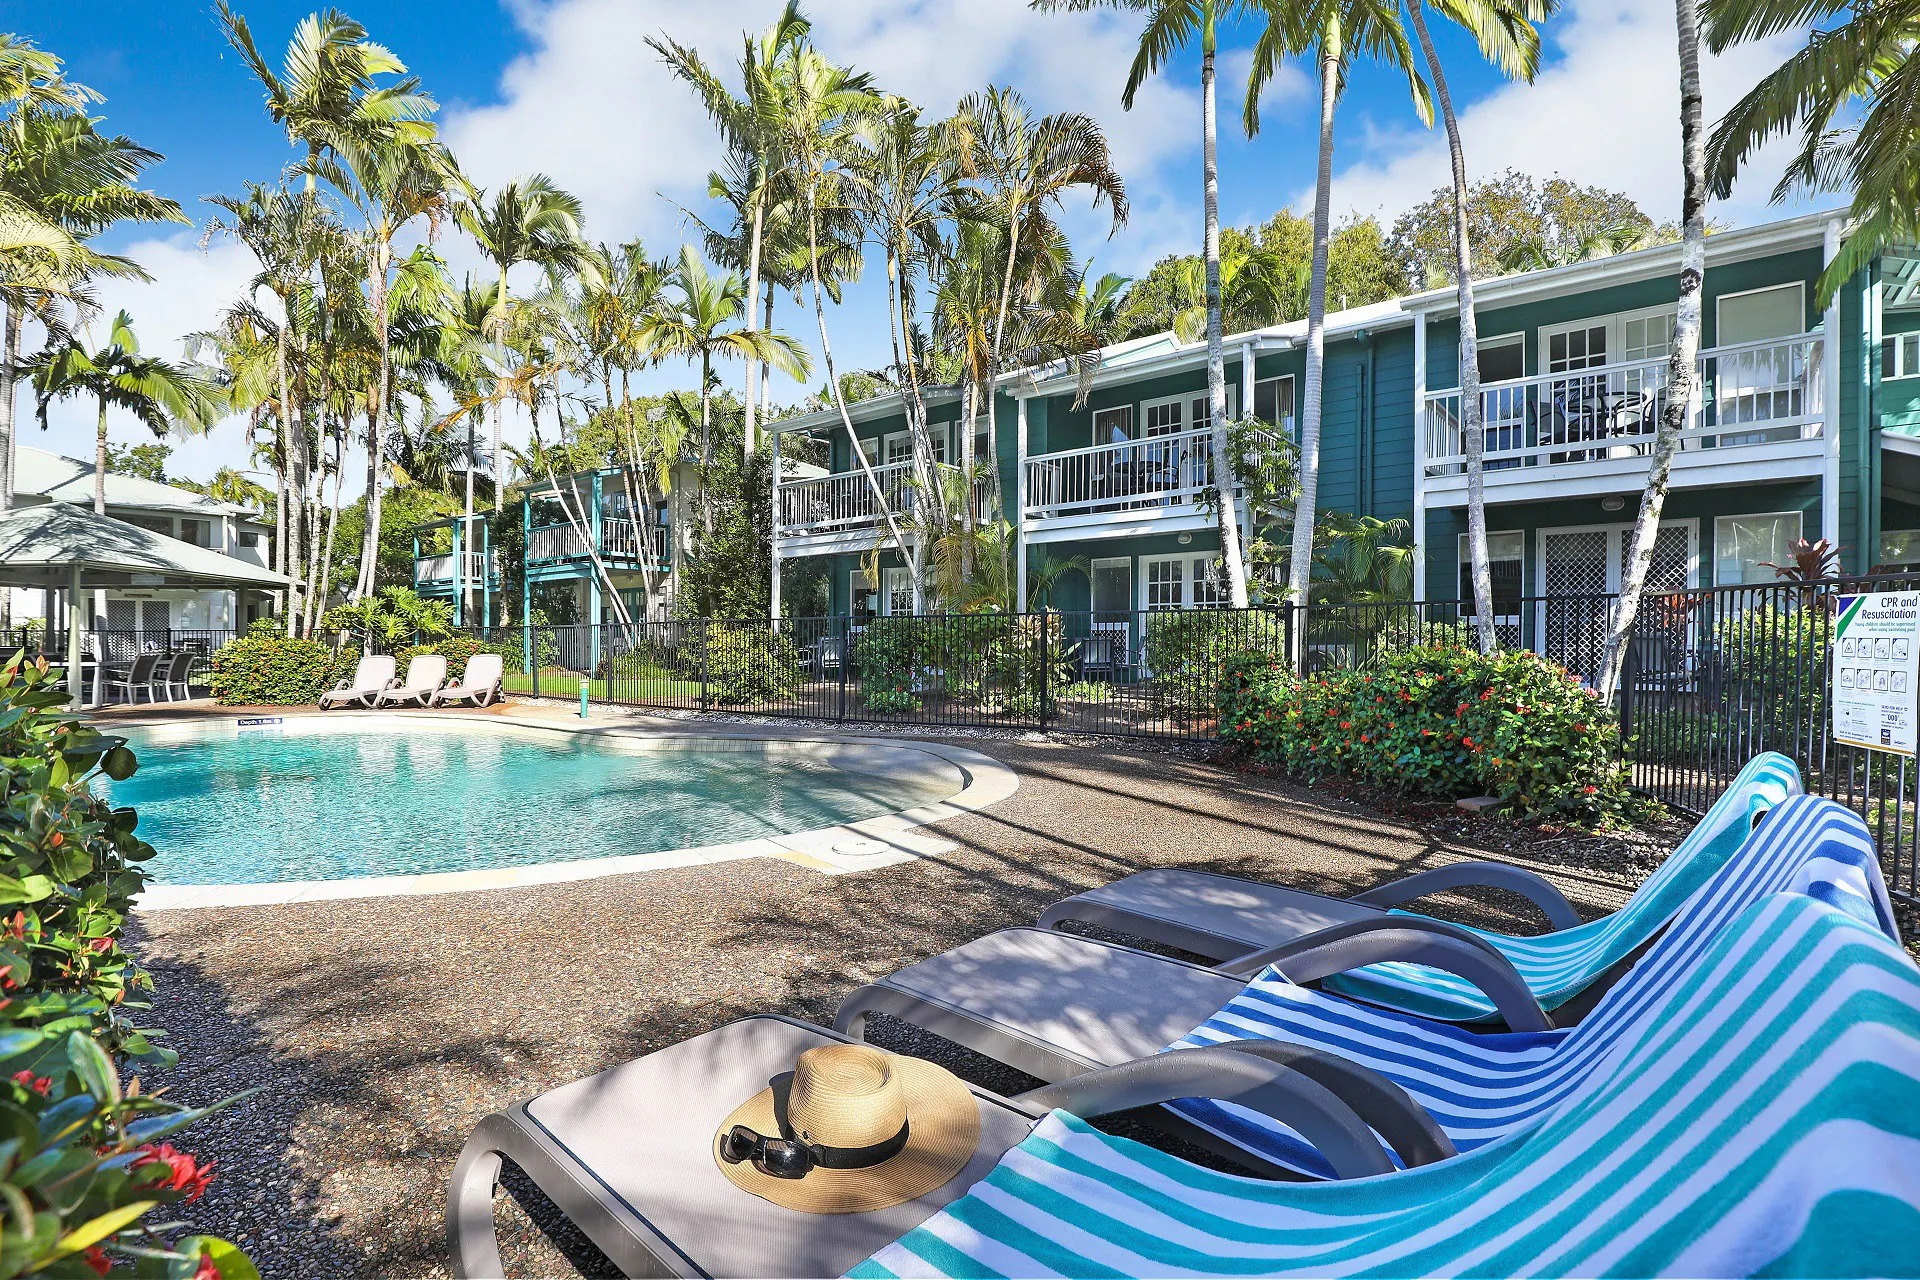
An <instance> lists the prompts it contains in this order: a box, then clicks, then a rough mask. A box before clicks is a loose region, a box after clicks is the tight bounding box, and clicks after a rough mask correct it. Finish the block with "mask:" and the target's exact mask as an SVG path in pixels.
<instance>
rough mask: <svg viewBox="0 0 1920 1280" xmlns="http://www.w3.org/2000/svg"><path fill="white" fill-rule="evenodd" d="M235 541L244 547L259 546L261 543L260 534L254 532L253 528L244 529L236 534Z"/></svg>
mask: <svg viewBox="0 0 1920 1280" xmlns="http://www.w3.org/2000/svg"><path fill="white" fill-rule="evenodd" d="M235 541H236V542H237V543H238V545H239V546H241V547H244V548H249V549H251V548H257V547H258V546H259V545H260V535H259V534H257V533H254V532H253V531H252V530H249V529H242V530H241V531H240V532H239V533H238V534H237V535H236V536H235Z"/></svg>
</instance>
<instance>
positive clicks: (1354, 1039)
mask: <svg viewBox="0 0 1920 1280" xmlns="http://www.w3.org/2000/svg"><path fill="white" fill-rule="evenodd" d="M1788 889H1792V890H1797V891H1801V892H1808V893H1812V894H1815V895H1816V896H1820V897H1822V898H1823V900H1826V901H1829V902H1830V903H1832V904H1834V905H1837V906H1843V907H1846V908H1847V909H1849V910H1852V911H1853V912H1854V913H1855V914H1856V915H1858V916H1860V917H1861V918H1862V919H1863V920H1864V921H1866V922H1867V923H1869V924H1870V925H1872V926H1873V927H1875V928H1878V929H1880V930H1881V931H1883V932H1884V933H1886V934H1887V935H1888V936H1889V937H1891V938H1893V939H1895V940H1896V941H1897V940H1898V936H1899V935H1898V932H1897V929H1896V926H1895V923H1894V917H1893V907H1892V904H1891V901H1890V900H1889V899H1888V896H1887V891H1886V885H1885V883H1884V881H1883V879H1882V877H1881V874H1880V867H1879V862H1878V860H1877V858H1876V856H1875V854H1874V848H1873V841H1872V839H1871V837H1870V836H1869V835H1868V833H1867V830H1866V827H1865V825H1864V824H1863V823H1862V822H1861V820H1860V819H1859V817H1858V816H1856V815H1854V814H1853V813H1851V812H1849V811H1848V810H1846V809H1843V808H1841V807H1840V806H1839V805H1836V804H1834V803H1833V802H1832V801H1829V800H1821V799H1816V798H1813V797H1807V796H1800V797H1795V798H1793V799H1791V800H1789V801H1787V802H1786V803H1785V804H1783V805H1782V806H1780V807H1779V809H1777V810H1776V811H1775V813H1774V816H1773V817H1772V818H1771V819H1769V821H1768V823H1767V825H1766V827H1765V828H1764V829H1763V830H1761V831H1760V832H1758V833H1756V834H1755V835H1754V836H1752V837H1751V839H1750V840H1749V841H1748V842H1747V844H1746V846H1745V847H1743V848H1742V849H1741V851H1740V852H1739V854H1738V855H1736V856H1735V857H1734V858H1733V859H1731V860H1729V861H1728V862H1727V863H1726V864H1725V865H1724V866H1723V867H1722V868H1721V869H1720V871H1719V872H1717V873H1716V874H1715V876H1714V878H1713V879H1712V880H1711V881H1709V882H1708V884H1707V885H1706V886H1704V887H1703V888H1702V890H1701V892H1700V893H1699V894H1697V895H1695V897H1694V898H1693V899H1692V900H1691V901H1689V903H1688V904H1687V906H1686V907H1685V908H1684V909H1683V910H1682V911H1681V913H1680V915H1679V916H1678V917H1677V918H1676V919H1675V921H1674V924H1673V926H1672V927H1671V928H1670V929H1669V930H1668V931H1667V932H1666V933H1665V934H1664V935H1663V936H1662V937H1661V939H1660V940H1659V941H1658V942H1657V943H1656V944H1655V945H1654V946H1653V948H1652V949H1651V950H1649V951H1648V953H1647V955H1646V956H1645V957H1644V958H1642V959H1641V960H1640V961H1638V962H1637V963H1636V964H1635V965H1634V966H1633V967H1632V968H1631V969H1630V970H1629V971H1628V972H1627V975H1626V977H1625V978H1623V979H1622V980H1621V982H1620V983H1619V985H1617V986H1616V987H1614V988H1613V989H1611V990H1610V991H1608V992H1607V994H1606V995H1605V996H1604V997H1603V998H1602V999H1601V1001H1600V1003H1599V1004H1598V1006H1597V1007H1596V1008H1595V1010H1594V1012H1593V1013H1592V1014H1591V1015H1590V1016H1589V1017H1588V1018H1587V1019H1586V1020H1585V1021H1583V1022H1582V1023H1581V1024H1580V1025H1579V1026H1577V1027H1575V1028H1573V1029H1572V1030H1570V1031H1550V1030H1535V1031H1530V1032H1523V1033H1507V1034H1498V1035H1480V1034H1475V1033H1473V1032H1470V1031H1467V1030H1465V1029H1463V1028H1459V1027H1454V1026H1450V1025H1448V1024H1446V1023H1436V1022H1432V1021H1429V1020H1426V1019H1423V1018H1420V1017H1418V1016H1416V1015H1413V1014H1407V1013H1402V1012H1399V1011H1396V1010H1391V1009H1378V1008H1374V1007H1371V1006H1368V1005H1364V1004H1359V1003H1356V1002H1354V1001H1351V1000H1348V999H1344V998H1342V997H1340V996H1337V995H1330V994H1327V993H1326V992H1322V991H1314V990H1309V989H1308V988H1306V987H1304V986H1301V985H1298V983H1297V982H1295V981H1290V980H1289V979H1290V978H1292V979H1299V980H1302V981H1304V980H1305V979H1307V978H1310V977H1316V976H1321V975H1322V974H1324V973H1325V972H1326V971H1327V970H1328V969H1329V968H1337V967H1338V966H1339V965H1340V964H1341V963H1342V956H1343V953H1348V954H1351V953H1352V949H1353V948H1354V947H1356V946H1358V945H1361V944H1364V945H1365V946H1367V947H1369V948H1371V947H1375V946H1378V945H1379V944H1380V941H1381V939H1382V938H1385V937H1388V936H1391V935H1388V934H1386V933H1385V932H1384V931H1381V932H1376V933H1373V934H1369V935H1361V936H1359V937H1356V938H1348V939H1344V940H1340V941H1336V942H1333V943H1322V944H1317V945H1315V946H1314V947H1312V948H1310V949H1307V950H1305V951H1303V952H1301V953H1299V954H1298V955H1297V956H1292V957H1288V958H1283V959H1281V960H1280V961H1279V962H1278V963H1277V964H1275V965H1273V966H1271V967H1269V968H1267V969H1266V970H1265V971H1264V972H1263V973H1261V974H1260V976H1258V977H1257V978H1255V979H1254V981H1252V982H1251V983H1246V984H1242V983H1240V980H1239V979H1235V978H1230V977H1228V976H1227V975H1225V974H1222V973H1219V972H1218V971H1216V970H1212V969H1206V968H1203V967H1201V966H1198V965H1191V964H1187V963H1185V962H1183V961H1179V960H1173V959H1169V958H1167V957H1164V956H1157V955H1150V954H1148V953H1146V952H1141V951H1134V950H1131V949H1130V948H1126V947H1120V946H1116V945H1114V944H1112V943H1107V942H1101V941H1097V940H1095V939H1091V938H1084V937H1079V936H1075V935H1070V934H1062V933H1052V932H1048V931H1045V930H1038V929H1013V930H1006V931H1003V932H1001V933H997V934H991V935H989V936H988V937H985V938H982V939H980V940H978V941H977V942H972V943H968V944H966V945H964V946H961V947H958V948H955V949H954V950H952V951H949V952H947V953H946V954H944V955H941V956H935V957H933V958H932V959H930V960H926V961H922V962H921V963H919V964H916V965H910V966H908V967H907V968H906V969H903V970H901V971H900V972H899V973H896V974H893V975H892V976H890V977H887V978H883V979H881V980H880V981H879V982H876V983H871V984H869V985H867V986H865V987H862V988H861V989H860V990H858V991H856V992H854V993H853V994H852V995H850V996H848V997H847V999H846V1000H845V1001H844V1002H842V1004H841V1006H840V1010H839V1013H838V1014H837V1015H836V1017H835V1019H834V1026H835V1028H836V1029H837V1030H839V1031H842V1032H846V1033H848V1034H852V1035H855V1036H861V1035H863V1034H864V1033H865V1025H866V1020H867V1018H868V1017H869V1016H870V1015H872V1014H874V1013H887V1014H891V1015H893V1016H895V1017H899V1018H902V1019H904V1020H906V1021H907V1022H909V1023H911V1024H913V1025H915V1026H918V1027H921V1028H923V1029H925V1030H928V1031H931V1032H933V1033H935V1034H937V1035H940V1036H944V1037H945V1038H947V1039H949V1040H953V1041H955V1042H957V1043H960V1044H963V1045H966V1046H967V1047H968V1048H971V1049H973V1050H975V1051H976V1052H979V1053H982V1054H985V1055H986V1056H988V1057H990V1058H993V1059H995V1060H997V1061H1000V1062H1005V1063H1007V1064H1009V1065H1011V1066H1015V1067H1018V1068H1019V1069H1021V1070H1023V1071H1026V1072H1028V1073H1029V1074H1032V1075H1036V1076H1038V1077H1040V1078H1041V1079H1043V1080H1062V1079H1067V1078H1070V1077H1072V1076H1074V1075H1076V1074H1078V1073H1080V1072H1083V1071H1088V1070H1094V1069H1098V1068H1100V1067H1103V1066H1107V1065H1110V1064H1113V1063H1117V1062H1126V1061H1129V1060H1131V1059H1134V1058H1137V1057H1140V1056H1142V1055H1144V1054H1146V1053H1150V1052H1152V1050H1153V1047H1154V1045H1155V1042H1156V1041H1157V1042H1158V1043H1159V1044H1171V1045H1172V1046H1173V1047H1176V1048H1177V1047H1190V1046H1198V1045H1210V1044H1226V1043H1236V1044H1244V1043H1245V1042H1246V1041H1249V1040H1273V1041H1281V1042H1286V1043H1290V1044H1297V1045H1301V1046H1304V1047H1307V1048H1312V1049H1317V1050H1325V1051H1328V1052H1331V1053H1336V1054H1339V1055H1341V1056H1342V1057H1347V1058H1351V1059H1352V1060H1354V1061H1355V1062H1358V1063H1361V1064H1363V1065H1365V1066H1368V1067H1370V1068H1372V1069H1374V1070H1376V1071H1378V1072H1380V1073H1381V1074H1382V1075H1384V1076H1386V1077H1387V1078H1389V1079H1391V1080H1393V1081H1394V1082H1395V1083H1397V1084H1399V1085H1400V1086H1402V1087H1403V1088H1405V1089H1406V1091H1407V1092H1408V1093H1409V1094H1410V1095H1411V1096H1412V1097H1413V1098H1414V1100H1415V1101H1417V1102H1419V1103H1421V1104H1422V1105H1423V1106H1425V1107H1426V1108H1427V1110H1428V1111H1430V1112H1431V1113H1432V1114H1433V1115H1434V1117H1435V1119H1436V1120H1438V1121H1439V1123H1440V1125H1441V1126H1442V1128H1444V1129H1445V1130H1446V1132H1447V1135H1448V1137H1449V1139H1450V1140H1451V1141H1452V1142H1453V1143H1454V1145H1455V1146H1456V1147H1457V1148H1458V1149H1459V1150H1461V1151H1469V1150H1472V1149H1473V1148H1474V1147H1477V1146H1480V1145H1483V1144H1485V1143H1486V1142H1488V1141H1490V1140H1492V1139H1493V1138H1495V1137H1499V1136H1501V1135H1503V1134H1506V1133H1509V1132H1512V1131H1513V1130H1515V1129H1517V1128H1524V1127H1527V1126H1529V1125H1531V1124H1533V1123H1535V1122H1536V1121H1537V1120H1538V1119H1539V1118H1540V1117H1541V1116H1542V1115H1543V1114H1544V1113H1545V1112H1546V1111H1547V1110H1548V1109H1550V1108H1551V1107H1552V1106H1553V1105H1555V1104H1557V1102H1558V1101H1559V1100H1560V1099H1561V1098H1562V1097H1564V1096H1565V1094H1566V1091H1567V1090H1568V1089H1569V1088H1571V1087H1572V1086H1573V1085H1574V1084H1575V1083H1577V1081H1578V1079H1579V1078H1580V1076H1581V1075H1582V1074H1583V1073H1584V1072H1586V1071H1588V1070H1590V1069H1591V1068H1592V1066H1593V1064H1594V1063H1595V1062H1596V1061H1597V1060H1598V1059H1599V1058H1601V1057H1603V1056H1604V1055H1605V1054H1606V1053H1608V1052H1610V1051H1611V1050H1612V1048H1613V1047H1614V1046H1615V1045H1617V1044H1618V1043H1619V1041H1620V1040H1621V1038H1622V1037H1623V1036H1624V1035H1627V1034H1629V1033H1630V1032H1631V1031H1632V1030H1633V1029H1634V1028H1635V1027H1637V1026H1638V1025H1639V1020H1640V1019H1641V1018H1643V1017H1644V1016H1646V1013H1647V1010H1648V1009H1650V1008H1652V1007H1654V1006H1655V1005H1656V1004H1657V997H1658V995H1659V993H1661V992H1663V991H1664V990H1665V989H1666V985H1667V984H1668V983H1670V982H1671V981H1672V978H1673V974H1674V973H1675V972H1677V971H1679V970H1682V969H1684V968H1685V967H1686V966H1687V965H1689V964H1690V963H1691V962H1692V960H1693V959H1694V958H1695V957H1696V956H1697V954H1698V953H1699V952H1700V951H1701V950H1702V949H1703V948H1704V947H1705V946H1707V945H1708V944H1709V943H1711V942H1712V941H1713V939H1714V938H1716V937H1717V936H1718V935H1719V933H1720V932H1721V931H1723V930H1724V929H1725V927H1726V926H1727V923H1728V922H1729V921H1730V920H1732V919H1733V918H1734V917H1736V916H1737V915H1739V914H1740V912H1741V911H1743V910H1745V909H1746V908H1747V907H1748V906H1750V905H1751V904H1752V903H1754V902H1756V901H1758V900H1759V899H1760V898H1761V897H1764V896H1766V895H1767V894H1770V893H1774V892H1778V891H1782V890H1788ZM1409 938H1410V940H1412V941H1416V942H1418V941H1425V940H1424V939H1423V938H1422V935H1419V934H1417V933H1416V934H1412V935H1409ZM1447 943H1448V945H1453V944H1452V942H1451V940H1447ZM1371 954H1373V952H1371V951H1361V952H1359V953H1358V955H1359V958H1360V959H1361V960H1362V961H1363V962H1364V960H1365V958H1366V957H1367V956H1369V955H1371ZM1441 958H1442V959H1443V960H1447V959H1450V957H1448V956H1447V955H1446V954H1445V953H1444V952H1442V953H1441ZM1460 967H1463V968H1464V967H1465V966H1460ZM1487 985H1488V989H1489V990H1490V991H1491V992H1493V993H1494V994H1495V995H1496V996H1497V997H1498V998H1500V999H1501V1000H1503V1001H1507V1002H1511V1001H1513V1000H1514V999H1515V998H1516V997H1515V995H1514V992H1515V991H1516V990H1518V991H1520V992H1524V988H1523V987H1520V986H1519V984H1518V982H1517V978H1514V979H1509V980H1508V982H1507V983H1506V984H1505V986H1504V988H1503V985H1502V984H1501V983H1500V982H1499V981H1498V980H1497V979H1496V980H1494V981H1491V982H1488V984H1487ZM1520 998H1524V996H1522V997H1520ZM1209 1003H1214V1004H1215V1006H1216V1007H1215V1008H1214V1009H1213V1010H1212V1011H1208V1010H1207V1008H1206V1006H1207V1005H1208V1004H1209ZM1534 1025H1535V1027H1536V1028H1544V1026H1545V1022H1544V1020H1542V1021H1540V1022H1538V1023H1535V1024H1534ZM1173 1110H1174V1112H1175V1113H1176V1114H1177V1115H1178V1116H1179V1117H1180V1119H1181V1120H1182V1121H1183V1122H1184V1124H1181V1125H1174V1126H1170V1127H1172V1128H1174V1129H1175V1130H1176V1131H1177V1132H1179V1133H1180V1134H1181V1136H1183V1137H1186V1138H1188V1139H1189V1140H1192V1141H1195V1142H1197V1143H1198V1144H1199V1145H1202V1146H1205V1147H1208V1148H1210V1149H1213V1150H1215V1151H1220V1152H1223V1153H1224V1154H1227V1155H1230V1156H1233V1157H1234V1158H1236V1159H1242V1158H1243V1156H1242V1153H1251V1154H1253V1155H1255V1156H1257V1157H1258V1158H1259V1160H1260V1161H1261V1162H1263V1163H1265V1164H1272V1165H1279V1166H1282V1167H1285V1168H1289V1169H1293V1170H1296V1171H1298V1172H1301V1173H1307V1174H1317V1175H1321V1176H1324V1175H1325V1174H1326V1173H1327V1169H1326V1167H1325V1166H1324V1165H1322V1164H1319V1163H1316V1162H1315V1160H1314V1159H1313V1158H1312V1153H1311V1151H1308V1150H1305V1149H1303V1148H1301V1147H1300V1146H1299V1144H1298V1143H1297V1142H1296V1141H1294V1140H1293V1139H1291V1137H1290V1135H1287V1134H1286V1133H1285V1132H1284V1131H1283V1130H1278V1129H1275V1128H1274V1127H1273V1126H1271V1125H1264V1124H1261V1123H1259V1122H1258V1121H1257V1120H1256V1119H1253V1118H1249V1117H1244V1116H1238V1115H1236V1114H1235V1113H1234V1112H1233V1110H1232V1109H1231V1108H1225V1107H1220V1106H1217V1105H1214V1104H1211V1103H1204V1102H1201V1103H1191V1104H1189V1103H1181V1104H1178V1105H1176V1106H1175V1107H1174V1108H1173ZM1190 1126H1197V1127H1198V1128H1199V1129H1200V1130H1202V1131H1204V1136H1196V1135H1195V1134H1194V1133H1192V1132H1190V1131H1189V1127H1190ZM1236 1149H1237V1150H1236Z"/></svg>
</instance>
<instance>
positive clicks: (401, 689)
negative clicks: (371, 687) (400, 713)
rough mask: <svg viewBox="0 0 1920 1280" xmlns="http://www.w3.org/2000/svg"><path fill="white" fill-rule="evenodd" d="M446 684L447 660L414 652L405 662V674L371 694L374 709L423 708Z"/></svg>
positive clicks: (440, 656)
mask: <svg viewBox="0 0 1920 1280" xmlns="http://www.w3.org/2000/svg"><path fill="white" fill-rule="evenodd" d="M446 682H447V659H446V657H445V656H444V655H442V654H438V653H417V654H415V655H414V656H413V657H412V658H410V659H408V661H407V675H406V678H405V679H404V680H400V681H398V682H396V683H395V684H393V685H392V686H390V687H389V688H385V689H382V690H380V692H378V693H376V694H374V695H373V705H374V706H376V707H406V706H414V707H424V706H428V705H430V704H431V703H432V701H433V695H434V694H435V693H437V692H438V691H439V689H440V686H441V685H443V684H445V683H446Z"/></svg>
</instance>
